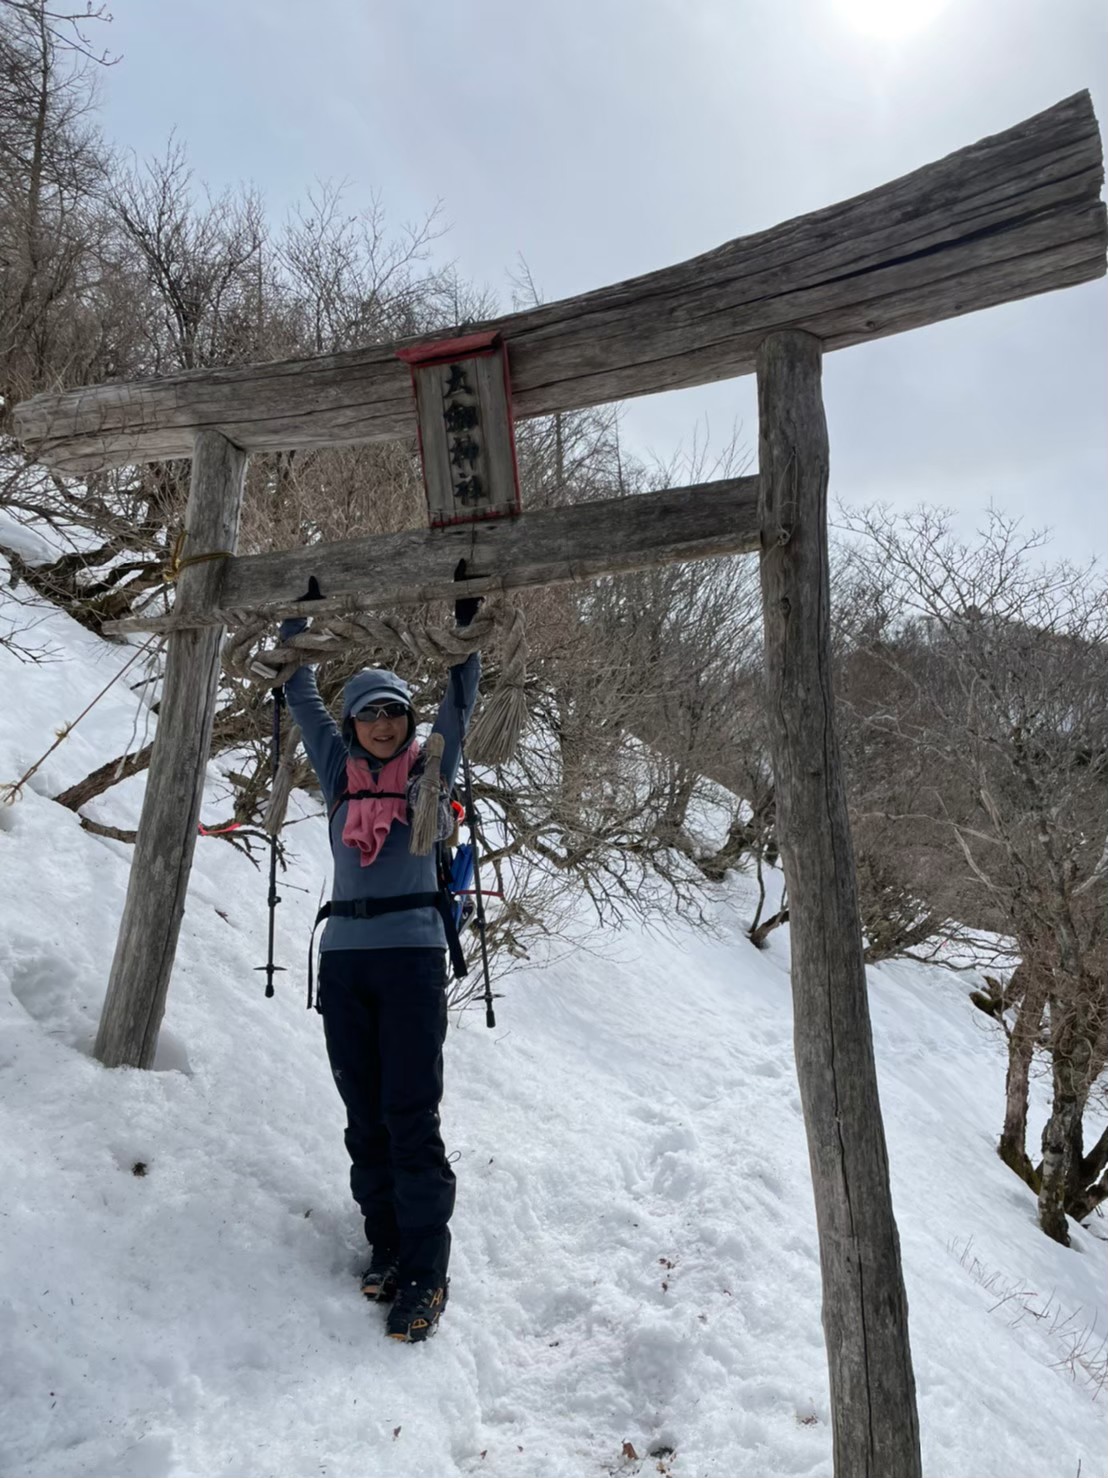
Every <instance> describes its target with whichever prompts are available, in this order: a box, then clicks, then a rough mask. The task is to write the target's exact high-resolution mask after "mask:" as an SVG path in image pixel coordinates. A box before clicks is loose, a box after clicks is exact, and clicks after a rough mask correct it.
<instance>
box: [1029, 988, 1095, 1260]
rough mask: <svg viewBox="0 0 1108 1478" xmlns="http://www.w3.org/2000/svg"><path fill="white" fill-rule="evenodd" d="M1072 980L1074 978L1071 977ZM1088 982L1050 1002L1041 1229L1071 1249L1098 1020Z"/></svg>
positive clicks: (1080, 1192)
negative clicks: (1049, 1093)
mask: <svg viewBox="0 0 1108 1478" xmlns="http://www.w3.org/2000/svg"><path fill="white" fill-rule="evenodd" d="M1071 980H1072V977H1071ZM1092 1010H1093V1002H1092V1001H1090V1000H1089V999H1088V983H1087V982H1084V981H1074V982H1073V983H1072V985H1071V993H1070V996H1069V999H1068V1000H1064V999H1062V998H1061V996H1060V995H1057V994H1053V995H1051V998H1050V1055H1051V1069H1052V1077H1053V1088H1054V1093H1053V1100H1052V1102H1051V1106H1050V1118H1049V1119H1048V1120H1047V1121H1046V1125H1045V1127H1044V1129H1043V1140H1042V1144H1043V1163H1042V1179H1041V1181H1040V1184H1039V1225H1040V1226H1041V1227H1042V1229H1043V1231H1044V1232H1046V1234H1047V1236H1048V1237H1053V1238H1054V1240H1055V1241H1056V1242H1061V1243H1062V1244H1063V1246H1066V1247H1068V1246H1069V1245H1070V1236H1069V1224H1068V1221H1067V1214H1068V1213H1069V1212H1070V1211H1071V1208H1073V1207H1078V1206H1081V1205H1082V1204H1083V1197H1084V1192H1085V1190H1086V1184H1085V1182H1084V1181H1083V1179H1082V1174H1081V1171H1082V1165H1083V1163H1084V1158H1085V1153H1084V1136H1083V1126H1082V1121H1083V1119H1084V1116H1085V1105H1086V1103H1087V1102H1088V1099H1089V1089H1090V1088H1091V1087H1092V1084H1093V1080H1094V1079H1095V1077H1096V1075H1097V1070H1098V1069H1097V1066H1094V1061H1093V1054H1094V1050H1095V1044H1094V1041H1093V1040H1092V1038H1093V1037H1094V1036H1095V1033H1096V1028H1097V1027H1098V1026H1099V1022H1095V1024H1094V1021H1093V1019H1092V1016H1091V1012H1092Z"/></svg>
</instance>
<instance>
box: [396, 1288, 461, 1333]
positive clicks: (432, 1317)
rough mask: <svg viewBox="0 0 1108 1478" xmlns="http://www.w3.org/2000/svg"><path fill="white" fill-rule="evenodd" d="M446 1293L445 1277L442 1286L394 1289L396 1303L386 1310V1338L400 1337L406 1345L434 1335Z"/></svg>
mask: <svg viewBox="0 0 1108 1478" xmlns="http://www.w3.org/2000/svg"><path fill="white" fill-rule="evenodd" d="M449 1292H450V1279H449V1278H448V1279H447V1280H446V1284H445V1286H444V1287H442V1288H421V1287H420V1285H419V1284H418V1283H407V1284H405V1285H404V1287H402V1288H400V1289H399V1290H398V1291H397V1295H396V1302H395V1303H394V1304H393V1306H392V1308H391V1309H390V1310H389V1317H388V1321H387V1322H386V1324H385V1333H386V1334H387V1335H388V1337H389V1338H390V1339H400V1340H403V1341H404V1342H405V1343H406V1344H416V1343H417V1342H418V1341H419V1340H423V1339H426V1338H427V1337H428V1335H431V1334H434V1332H435V1328H436V1326H437V1325H438V1322H439V1315H440V1314H441V1313H442V1311H443V1309H444V1308H445V1307H446V1300H447V1296H448V1294H449Z"/></svg>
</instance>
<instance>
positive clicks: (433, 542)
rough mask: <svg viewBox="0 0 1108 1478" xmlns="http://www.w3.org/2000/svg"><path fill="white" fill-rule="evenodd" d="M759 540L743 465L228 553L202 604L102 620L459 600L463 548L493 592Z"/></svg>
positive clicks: (321, 611)
mask: <svg viewBox="0 0 1108 1478" xmlns="http://www.w3.org/2000/svg"><path fill="white" fill-rule="evenodd" d="M757 547H758V479H757V478H756V477H737V478H730V479H727V480H721V481H719V482H706V483H700V484H698V485H696V486H694V487H685V488H665V489H664V490H662V491H661V492H656V493H644V494H642V495H640V496H636V497H631V498H606V499H604V500H603V501H601V502H596V503H579V504H576V505H575V506H573V507H571V508H543V509H536V510H535V511H534V512H531V513H522V514H520V515H519V517H518V518H513V519H501V520H499V521H497V522H493V523H478V524H464V525H459V526H458V527H456V528H446V529H431V530H428V529H412V530H410V531H408V532H405V533H402V534H386V535H379V536H376V537H374V538H370V539H349V540H346V541H344V542H343V543H339V544H313V545H311V546H310V547H308V548H301V549H286V550H283V551H281V552H279V553H275V554H251V555H242V556H240V557H239V558H237V559H232V560H227V561H226V562H225V565H226V568H225V574H224V582H223V585H222V588H221V589H219V590H218V591H214V592H213V594H212V599H211V600H210V602H209V603H208V604H207V605H206V606H200V605H198V604H196V603H195V602H193V603H192V604H191V605H190V607H189V609H188V610H187V611H182V610H181V609H180V606H179V605H178V606H177V607H175V608H174V611H173V613H172V614H171V615H168V616H150V617H147V618H144V617H135V618H133V619H128V620H125V621H114V622H112V623H110V624H106V625H105V627H104V629H105V631H110V632H114V633H124V632H134V631H173V630H180V629H181V628H183V627H186V626H189V625H191V624H193V623H194V622H196V621H199V620H203V619H204V618H205V617H210V613H211V612H212V611H213V610H214V609H216V608H219V609H223V610H254V609H258V608H270V609H272V610H273V612H274V614H275V615H278V614H279V615H295V614H301V615H308V616H312V617H315V618H318V617H321V616H325V615H327V613H328V612H329V611H332V610H336V611H337V610H341V609H342V607H343V597H350V596H360V597H361V598H362V600H363V602H364V603H365V604H367V605H382V606H392V605H405V604H409V603H413V602H420V601H426V600H450V601H453V600H454V599H455V598H456V596H457V594H458V587H457V585H455V584H454V569H455V566H456V565H457V563H458V560H459V559H462V558H464V559H465V560H466V572H467V577H468V578H467V581H466V591H467V593H469V594H473V595H488V594H494V593H496V592H499V591H508V590H525V589H528V588H532V587H535V586H541V585H562V584H568V583H571V582H574V581H579V580H592V579H595V578H596V577H597V576H598V575H611V574H625V573H627V572H628V571H629V570H643V569H649V568H651V567H652V566H654V565H662V564H672V563H673V562H674V561H676V560H685V559H707V558H709V557H710V556H714V555H719V554H743V553H747V552H751V551H753V550H755V549H757ZM310 575H315V576H316V577H317V578H318V580H319V583H320V586H321V588H322V590H323V593H324V595H325V596H326V597H327V599H326V600H325V601H323V602H319V601H314V602H312V603H310V604H309V605H306V606H304V607H303V608H301V607H298V606H297V605H296V598H297V596H298V595H300V594H301V593H302V592H303V590H304V588H305V587H306V585H307V583H308V577H309V576H310Z"/></svg>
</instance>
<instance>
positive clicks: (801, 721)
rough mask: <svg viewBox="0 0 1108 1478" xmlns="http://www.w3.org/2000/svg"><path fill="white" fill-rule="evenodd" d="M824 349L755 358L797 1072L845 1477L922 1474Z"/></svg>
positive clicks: (800, 348)
mask: <svg viewBox="0 0 1108 1478" xmlns="http://www.w3.org/2000/svg"><path fill="white" fill-rule="evenodd" d="M820 366H821V349H820V344H819V341H818V340H817V339H815V338H813V337H811V336H810V335H808V334H804V333H800V332H797V331H788V330H786V331H783V332H780V333H776V334H773V335H771V336H770V337H769V338H768V339H766V340H764V341H763V343H762V345H761V348H760V349H759V352H758V412H759V427H760V437H759V462H760V469H759V477H760V486H761V545H762V557H761V577H762V608H763V615H764V619H765V638H766V673H767V698H768V702H767V708H768V712H769V729H770V746H771V753H772V758H773V772H774V780H775V783H776V798H777V836H778V841H779V844H780V848H781V856H782V860H783V863H784V869H785V879H786V882H787V884H788V890H789V907H790V912H791V923H790V928H791V933H792V985H793V1010H794V1036H795V1043H796V1062H797V1076H798V1079H799V1083H800V1095H801V1101H802V1103H803V1106H804V1121H805V1127H806V1129H807V1133H808V1150H809V1156H810V1159H811V1165H812V1180H813V1188H814V1192H815V1203H816V1220H817V1224H818V1228H819V1241H820V1265H821V1268H822V1273H823V1327H824V1335H825V1338H826V1342H827V1353H828V1361H829V1365H830V1375H831V1409H832V1424H833V1431H834V1453H835V1473H836V1474H837V1475H838V1478H917V1475H919V1473H920V1451H919V1421H918V1417H917V1414H916V1397H915V1381H914V1377H913V1374H912V1359H911V1352H910V1348H909V1342H908V1302H907V1298H906V1295H905V1292H904V1282H903V1278H902V1275H901V1267H900V1247H899V1241H898V1237H897V1230H896V1223H895V1221H894V1218H893V1210H892V1200H891V1196H890V1192H889V1170H888V1158H887V1153H886V1148H885V1135H884V1129H883V1126H882V1123H881V1109H880V1103H879V1100H878V1095H877V1075H876V1070H875V1066H874V1059H873V1041H872V1035H871V1031H870V1021H869V1004H868V1001H867V997H866V979H865V967H864V964H863V959H862V930H861V923H860V920H859V916H858V899H857V887H856V881H855V874H854V857H853V848H852V843H851V837H850V823H849V820H848V816H847V807H846V793H845V789H844V785H843V777H842V768H841V763H840V759H839V751H838V742H837V739H836V736H835V725H834V711H833V703H832V693H831V643H830V606H829V598H828V583H829V575H828V554H827V475H828V453H827V428H826V423H825V420H824V414H823V401H822V396H821V391H820Z"/></svg>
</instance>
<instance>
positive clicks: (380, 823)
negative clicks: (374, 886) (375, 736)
mask: <svg viewBox="0 0 1108 1478" xmlns="http://www.w3.org/2000/svg"><path fill="white" fill-rule="evenodd" d="M419 753H420V745H419V740H418V739H413V740H412V742H411V743H410V744H409V745H408V747H407V749H403V750H401V751H400V753H399V754H398V755H396V756H394V758H393V759H391V760H389V761H388V763H387V764H384V765H382V766H381V768H380V769H379V770H371V769H370V767H369V765H368V764H367V763H366V761H365V760H362V759H355V758H354V756H353V755H350V756H349V757H348V758H347V761H346V788H347V790H349V791H350V792H351V793H352V794H353V792H354V791H357V790H383V791H386V792H387V791H392V792H394V794H396V795H402V796H404V797H406V796H407V793H408V777H409V776H410V775H411V772H412V766H413V765H414V764H415V762H416V760H417V759H418V758H419ZM394 821H400V822H403V824H404V825H405V826H407V825H408V802H407V799H404V800H392V799H386V800H380V801H374V800H364V801H348V802H347V805H346V821H345V823H344V824H343V828H342V839H343V841H344V842H345V843H346V845H347V846H348V847H357V848H358V850H359V851H360V852H361V854H362V858H361V862H362V866H363V867H368V866H369V865H370V863H371V862H373V861H375V859H376V857H377V854H378V852H380V850H381V848H382V847H383V846H384V844H385V838H386V837H387V836H388V834H389V831H390V829H391V827H392V824H393V822H394Z"/></svg>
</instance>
